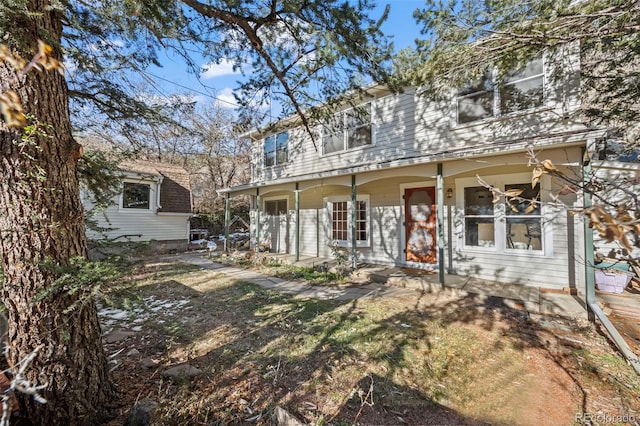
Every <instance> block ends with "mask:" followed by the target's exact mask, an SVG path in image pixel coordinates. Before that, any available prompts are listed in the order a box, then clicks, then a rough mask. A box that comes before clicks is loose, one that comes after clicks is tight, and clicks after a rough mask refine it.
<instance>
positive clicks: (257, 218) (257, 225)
mask: <svg viewBox="0 0 640 426" xmlns="http://www.w3.org/2000/svg"><path fill="white" fill-rule="evenodd" d="M255 250H256V252H258V251H260V188H256V247H255Z"/></svg>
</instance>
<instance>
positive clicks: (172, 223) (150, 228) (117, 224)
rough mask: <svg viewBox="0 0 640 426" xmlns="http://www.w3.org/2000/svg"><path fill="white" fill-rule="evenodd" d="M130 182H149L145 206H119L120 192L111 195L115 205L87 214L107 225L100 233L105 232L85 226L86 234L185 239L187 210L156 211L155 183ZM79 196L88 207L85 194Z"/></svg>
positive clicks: (117, 238)
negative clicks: (134, 207)
mask: <svg viewBox="0 0 640 426" xmlns="http://www.w3.org/2000/svg"><path fill="white" fill-rule="evenodd" d="M128 180H131V179H128ZM131 181H134V180H131ZM134 182H139V183H144V184H149V185H150V187H151V192H150V199H149V210H138V209H126V208H122V207H121V206H122V196H121V195H120V196H118V197H115V198H114V200H113V202H114V204H115V205H113V206H111V207H109V208H107V209H106V210H105V212H104V214H102V213H97V214H95V215H94V216H93V217H92V218H91V219H92V220H95V221H96V222H97V226H98V227H100V228H106V229H108V230H107V231H106V232H105V233H104V234H105V235H102V234H101V233H99V232H95V231H93V230H91V229H87V237H88V238H91V239H103V238H105V236H106V238H108V239H115V241H118V242H125V241H135V242H143V241H151V240H155V241H175V240H181V241H185V242H187V241H189V228H188V221H189V217H190V216H191V215H190V214H188V213H158V205H157V201H158V194H157V187H158V185H157V183H156V181H154V180H145V179H136V180H135V181H134ZM82 198H83V205H84V207H85V210H87V211H88V210H89V209H91V208H92V205H91V203H90V201H89V200H88V199H87V198H88V197H87V196H86V194H83V197H82Z"/></svg>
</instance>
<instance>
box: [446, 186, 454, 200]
mask: <svg viewBox="0 0 640 426" xmlns="http://www.w3.org/2000/svg"><path fill="white" fill-rule="evenodd" d="M447 198H453V188H447Z"/></svg>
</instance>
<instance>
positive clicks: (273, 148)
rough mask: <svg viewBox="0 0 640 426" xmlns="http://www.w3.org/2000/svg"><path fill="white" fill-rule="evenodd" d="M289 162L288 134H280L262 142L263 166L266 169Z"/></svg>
mask: <svg viewBox="0 0 640 426" xmlns="http://www.w3.org/2000/svg"><path fill="white" fill-rule="evenodd" d="M287 161H289V133H288V132H281V133H278V134H277V135H271V136H268V137H267V138H265V140H264V165H265V166H266V167H271V166H276V165H279V164H284V163H286V162H287Z"/></svg>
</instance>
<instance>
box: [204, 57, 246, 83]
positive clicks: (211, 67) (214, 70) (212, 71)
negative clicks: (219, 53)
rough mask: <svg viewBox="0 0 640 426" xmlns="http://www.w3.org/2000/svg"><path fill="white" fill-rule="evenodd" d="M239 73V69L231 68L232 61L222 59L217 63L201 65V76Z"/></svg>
mask: <svg viewBox="0 0 640 426" xmlns="http://www.w3.org/2000/svg"><path fill="white" fill-rule="evenodd" d="M233 74H240V70H239V69H238V70H234V69H233V62H232V61H230V60H228V59H223V60H222V61H220V63H219V64H216V63H210V64H206V65H203V66H202V78H205V79H208V78H215V77H221V76H223V75H233Z"/></svg>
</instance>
